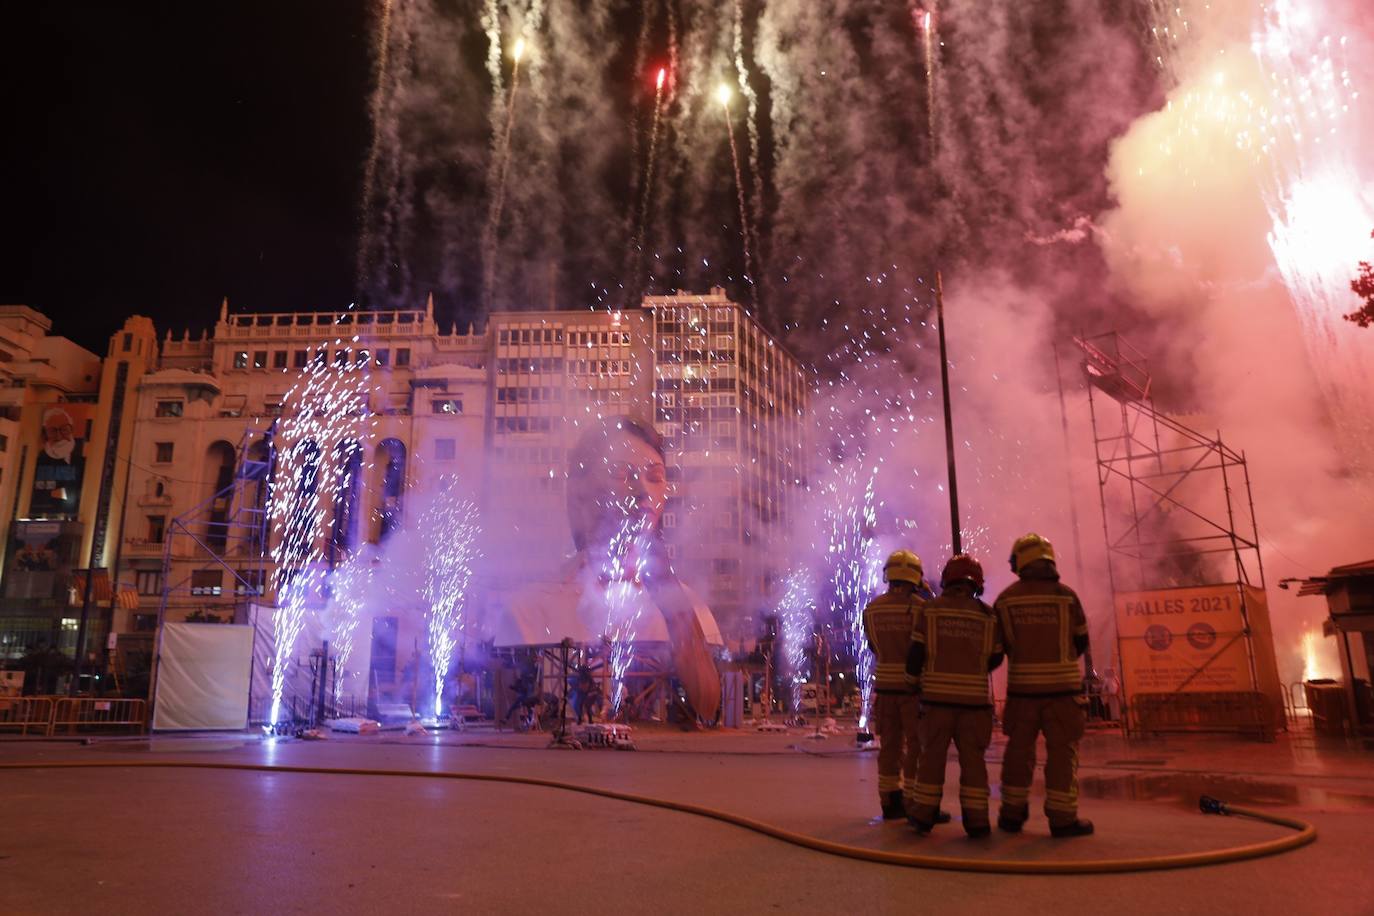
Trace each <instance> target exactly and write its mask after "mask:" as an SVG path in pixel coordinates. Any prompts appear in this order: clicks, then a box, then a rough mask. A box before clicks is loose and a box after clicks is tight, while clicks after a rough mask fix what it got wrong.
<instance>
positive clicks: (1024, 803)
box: [996, 534, 1093, 837]
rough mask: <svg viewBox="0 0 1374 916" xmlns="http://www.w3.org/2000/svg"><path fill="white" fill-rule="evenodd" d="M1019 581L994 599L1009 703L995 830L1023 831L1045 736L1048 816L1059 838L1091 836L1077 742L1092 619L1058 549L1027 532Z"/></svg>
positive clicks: (1017, 560)
mask: <svg viewBox="0 0 1374 916" xmlns="http://www.w3.org/2000/svg"><path fill="white" fill-rule="evenodd" d="M1011 571H1012V572H1014V573H1016V575H1017V577H1018V581H1016V582H1014V583H1012V584H1011V585H1009V586H1007V588H1006V589H1005V590H1004V591H1003V592H1002V594H1000V595H998V596H997V602H996V607H997V614H998V616H999V618H1000V619H1001V623H1002V638H1003V641H1004V643H1005V645H1006V649H1007V657H1008V667H1007V705H1006V709H1005V710H1004V711H1003V713H1002V730H1003V731H1004V732H1006V735H1007V748H1006V751H1005V752H1004V754H1003V757H1002V808H1001V811H1000V812H999V813H998V816H997V826H998V827H1000V828H1001V829H1003V830H1006V831H1008V832H1009V833H1019V832H1020V830H1021V826H1022V825H1023V824H1024V823H1025V822H1026V818H1027V817H1029V815H1030V784H1031V777H1032V775H1033V774H1034V771H1035V739H1036V736H1037V735H1039V734H1041V733H1043V734H1044V736H1045V818H1046V819H1047V820H1048V821H1049V822H1050V834H1051V835H1052V836H1056V837H1073V836H1087V835H1088V834H1090V833H1092V832H1093V825H1092V821H1085V820H1079V818H1078V741H1079V739H1080V738H1082V737H1083V725H1084V719H1085V715H1084V710H1083V705H1082V699H1083V675H1082V672H1081V671H1080V670H1079V667H1078V659H1079V657H1080V656H1082V655H1083V654H1084V653H1085V652H1087V651H1088V622H1087V618H1086V617H1085V616H1084V614H1083V605H1082V604H1080V603H1079V601H1078V595H1076V594H1074V591H1073V589H1071V588H1069V587H1068V586H1066V585H1064V584H1063V583H1061V582H1060V581H1059V570H1058V567H1057V566H1056V565H1055V560H1054V546H1053V545H1052V544H1050V542H1049V541H1048V540H1047V539H1045V538H1043V537H1041V536H1040V535H1038V534H1027V535H1026V536H1025V537H1022V538H1020V539H1018V540H1017V542H1016V543H1015V544H1014V545H1012V548H1011Z"/></svg>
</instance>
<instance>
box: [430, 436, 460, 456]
mask: <svg viewBox="0 0 1374 916" xmlns="http://www.w3.org/2000/svg"><path fill="white" fill-rule="evenodd" d="M456 454H458V449H457V445H456V441H455V440H453V439H435V440H434V457H435V458H436V459H437V460H439V461H452V460H453V457H454V455H456Z"/></svg>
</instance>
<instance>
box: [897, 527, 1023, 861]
mask: <svg viewBox="0 0 1374 916" xmlns="http://www.w3.org/2000/svg"><path fill="white" fill-rule="evenodd" d="M981 594H983V567H982V564H980V563H979V562H978V561H977V560H975V559H974V558H973V557H971V556H968V555H967V554H958V555H956V556H954V557H952V558H950V561H949V562H948V563H946V564H945V568H944V571H943V572H942V573H941V574H940V597H938V598H934V599H932V600H930V601H928V602H927V603H926V606H925V607H924V608H923V609H922V610H921V612H920V614H919V615H917V618H916V627H915V629H913V630H912V632H911V648H910V650H909V652H908V655H907V668H906V670H907V673H908V674H910V675H912V676H913V677H919V678H920V686H921V691H920V697H921V711H920V733H921V757H920V768H919V769H918V770H917V772H916V791H915V793H914V800H913V801H914V803H913V805H912V807H911V816H910V820H911V824H912V826H913V827H915V828H916V832H917V833H920V834H921V835H922V836H924V835H925V834H928V833H930V829H931V828H932V827H933V826H935V823H936V820H937V813H938V812H939V810H940V795H941V793H942V792H943V790H944V786H945V757H946V755H947V753H948V751H949V743H950V741H953V742H954V746H955V748H956V749H957V750H958V752H959V805H960V807H961V808H962V809H963V814H964V832H965V833H967V834H968V835H969V836H970V837H974V838H975V839H976V838H979V837H985V836H987V835H988V834H990V833H991V832H992V827H991V825H990V824H989V823H988V768H987V764H986V763H985V762H984V760H983V755H984V754H985V753H986V752H987V749H988V745H989V744H990V743H992V693H991V691H990V690H989V687H988V673H989V672H991V671H992V670H993V669H995V668H996V667H997V666H998V665H1000V664H1002V628H1001V625H1000V624H999V622H998V620H997V614H996V613H995V612H994V611H993V609H992V608H990V607H988V606H987V605H986V604H984V603H983V602H982V601H981V600H979V597H978V596H979V595H981Z"/></svg>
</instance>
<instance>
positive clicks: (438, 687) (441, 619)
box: [419, 476, 480, 718]
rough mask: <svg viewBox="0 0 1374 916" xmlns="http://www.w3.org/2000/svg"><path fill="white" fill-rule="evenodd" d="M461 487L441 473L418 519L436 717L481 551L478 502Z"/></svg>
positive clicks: (439, 709)
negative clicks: (465, 495) (461, 493)
mask: <svg viewBox="0 0 1374 916" xmlns="http://www.w3.org/2000/svg"><path fill="white" fill-rule="evenodd" d="M457 490H458V488H457V481H456V479H455V478H454V477H452V476H448V477H445V478H441V480H440V482H439V486H438V488H437V490H436V492H435V493H434V495H433V499H432V500H431V501H430V503H429V505H428V506H426V507H425V511H424V512H423V513H422V514H421V516H420V523H419V532H420V535H421V537H422V538H423V539H424V545H425V573H424V600H425V605H426V607H427V608H428V611H427V613H426V615H425V622H426V625H427V629H428V632H429V660H430V667H431V668H432V670H433V671H434V716H435V717H436V718H438V717H439V716H441V715H442V714H443V699H444V679H445V678H446V677H447V676H448V671H449V667H450V666H451V665H452V664H453V656H454V652H455V650H457V649H458V647H459V644H460V641H461V639H462V637H463V635H464V631H465V630H466V628H467V623H468V621H467V617H466V610H467V601H468V587H469V585H470V584H471V582H472V568H473V564H474V563H475V562H476V561H477V558H478V556H479V555H480V551H479V548H478V546H477V541H478V536H479V535H480V527H479V525H478V522H477V507H476V506H475V505H473V504H472V503H471V502H470V501H468V500H466V499H463V498H461V497H459V496H458V493H457Z"/></svg>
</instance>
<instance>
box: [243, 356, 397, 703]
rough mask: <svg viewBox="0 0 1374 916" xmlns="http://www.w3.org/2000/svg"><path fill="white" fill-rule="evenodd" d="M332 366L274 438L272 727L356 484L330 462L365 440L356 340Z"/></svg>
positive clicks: (314, 364)
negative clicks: (334, 528) (336, 515)
mask: <svg viewBox="0 0 1374 916" xmlns="http://www.w3.org/2000/svg"><path fill="white" fill-rule="evenodd" d="M332 349H333V354H332V355H333V358H332V359H331V352H330V349H329V348H326V347H322V348H320V349H319V350H317V351H316V353H315V358H314V359H313V360H312V361H311V363H310V365H308V366H307V367H306V368H305V369H304V370H303V371H302V372H301V375H300V376H299V378H298V380H297V382H296V384H295V385H294V386H293V387H292V388H291V390H290V391H289V392H287V395H286V398H285V403H284V405H283V408H284V411H283V415H282V418H281V420H280V421H279V422H278V424H277V429H276V433H275V435H274V437H273V447H274V449H275V450H276V454H277V471H276V474H275V475H274V477H273V478H272V481H271V482H270V484H269V486H268V518H269V519H270V522H271V528H272V531H273V533H274V534H275V535H276V538H275V542H274V543H273V545H272V548H271V555H272V560H273V563H274V564H275V566H274V569H273V571H272V592H273V594H275V595H276V609H275V610H274V612H273V615H272V629H273V635H274V653H275V654H274V659H273V666H272V710H271V717H270V720H269V727H271V726H275V725H277V724H279V722H280V716H281V704H282V696H283V694H284V692H285V689H286V674H287V667H288V665H289V664H290V662H291V659H292V657H293V653H294V651H295V648H296V642H297V640H298V639H299V638H300V635H301V631H302V630H303V629H304V626H305V616H306V614H307V613H308V612H309V611H310V609H311V607H313V606H315V605H316V603H317V602H318V601H319V598H320V592H321V590H322V587H323V586H324V583H325V575H326V568H327V564H326V562H325V559H326V554H325V544H326V542H327V541H328V538H329V536H330V526H329V524H328V516H329V515H330V511H329V510H330V507H331V506H332V505H333V504H334V503H335V500H336V499H337V494H339V493H340V492H341V491H342V489H343V488H344V487H346V486H347V485H350V484H351V483H353V482H354V476H353V473H354V472H353V470H352V468H351V466H350V465H349V463H348V462H340V461H337V460H329V458H328V456H333V455H335V454H336V449H338V448H339V447H340V446H344V451H345V453H347V452H349V451H351V448H350V447H349V446H348V445H347V443H350V442H351V443H352V444H353V445H355V446H356V445H357V444H358V443H359V441H360V440H363V439H365V438H366V431H367V427H370V426H371V425H372V423H373V422H375V421H373V420H372V419H371V418H370V417H369V415H368V406H369V395H370V385H369V372H370V369H369V364H370V362H371V360H370V359H369V358H368V354H367V351H366V349H365V348H363V347H362V346H361V345H360V343H359V338H358V337H356V336H354V337H353V338H352V339H351V340H344V339H342V338H340V339H336V340H335V341H334V345H333V348H332Z"/></svg>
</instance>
